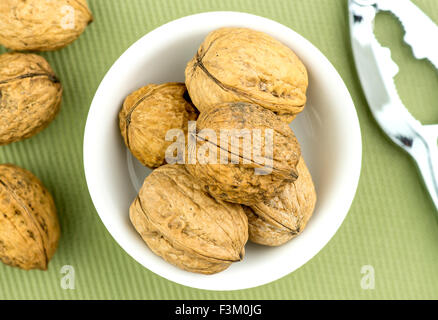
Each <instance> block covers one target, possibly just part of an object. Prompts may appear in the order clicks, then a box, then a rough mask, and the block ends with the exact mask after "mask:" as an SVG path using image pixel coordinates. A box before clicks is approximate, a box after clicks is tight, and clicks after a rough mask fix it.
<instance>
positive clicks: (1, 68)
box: [0, 53, 62, 145]
mask: <svg viewBox="0 0 438 320" xmlns="http://www.w3.org/2000/svg"><path fill="white" fill-rule="evenodd" d="M61 99H62V85H61V83H60V82H59V79H58V78H57V77H56V75H55V73H54V72H53V70H52V68H51V67H50V65H49V63H48V62H47V61H46V60H45V59H44V58H43V57H41V56H38V55H35V54H25V53H5V54H2V55H0V111H1V117H0V145H5V144H9V143H11V142H15V141H20V140H23V139H25V138H29V137H32V136H33V135H35V134H37V133H38V132H40V131H41V130H43V129H44V128H45V127H47V126H48V125H49V123H50V122H51V121H52V120H53V119H54V118H55V116H56V115H57V114H58V112H59V109H60V107H61Z"/></svg>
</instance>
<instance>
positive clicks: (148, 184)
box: [129, 164, 248, 274]
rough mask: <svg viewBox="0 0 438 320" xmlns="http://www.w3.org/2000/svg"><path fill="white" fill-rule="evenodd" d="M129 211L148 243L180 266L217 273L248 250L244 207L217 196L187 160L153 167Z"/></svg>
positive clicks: (155, 251) (159, 253)
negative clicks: (184, 163) (191, 170)
mask: <svg viewBox="0 0 438 320" xmlns="http://www.w3.org/2000/svg"><path fill="white" fill-rule="evenodd" d="M129 214H130V218H131V221H132V224H133V225H134V227H135V228H136V230H137V231H138V232H139V233H140V235H141V236H142V238H143V240H144V241H145V242H146V244H147V245H148V246H149V248H150V249H151V250H152V251H153V252H154V253H155V254H157V255H159V256H161V257H162V258H163V259H164V260H166V261H168V262H170V263H172V264H173V265H175V266H177V267H179V268H181V269H184V270H187V271H191V272H197V273H203V274H212V273H217V272H220V271H222V270H224V269H226V268H228V267H229V266H230V264H231V263H232V262H235V261H240V260H241V259H242V258H243V256H244V253H245V249H244V246H245V243H246V242H247V240H248V221H247V218H246V215H245V213H244V212H243V209H242V207H241V206H239V205H236V204H231V203H226V202H222V201H218V200H216V199H214V198H212V197H211V196H210V195H209V194H208V193H206V192H205V191H204V190H203V189H202V187H201V186H200V185H199V184H197V183H196V181H195V180H194V179H193V178H192V177H191V176H190V174H189V173H188V172H187V171H186V170H185V169H184V166H181V165H170V164H167V165H164V166H162V167H160V168H158V169H155V170H154V171H152V173H151V174H150V175H149V176H148V177H147V178H146V179H145V181H144V184H143V186H142V188H141V189H140V192H139V194H138V196H137V198H136V199H135V200H134V202H133V203H132V205H131V207H130V210H129Z"/></svg>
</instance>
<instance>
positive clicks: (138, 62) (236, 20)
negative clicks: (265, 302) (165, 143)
mask: <svg viewBox="0 0 438 320" xmlns="http://www.w3.org/2000/svg"><path fill="white" fill-rule="evenodd" d="M226 26H233V27H247V28H252V29H255V30H259V31H263V32H266V33H267V34H269V35H271V36H273V37H274V38H276V39H278V40H280V41H281V42H283V43H284V44H286V45H287V46H289V47H290V48H291V49H292V50H294V52H295V53H296V54H297V55H298V57H299V58H300V59H301V60H302V61H303V63H304V64H305V65H306V67H307V70H308V74H309V88H308V94H307V97H308V102H307V106H306V108H305V109H304V111H303V112H302V113H300V114H299V115H298V117H297V118H296V119H295V120H294V121H293V122H292V124H291V127H292V128H293V130H294V132H295V134H296V136H297V138H298V140H299V141H300V144H301V148H302V152H303V157H304V159H305V161H306V163H307V165H308V167H309V170H310V172H311V174H312V177H313V180H314V183H315V188H316V193H317V197H318V201H317V203H316V208H315V212H314V214H313V217H312V218H311V219H310V221H309V224H308V226H307V228H306V229H305V230H304V231H303V233H302V234H301V235H300V236H298V237H297V238H295V239H293V240H291V241H290V242H288V243H286V244H285V245H283V246H280V247H274V248H272V247H264V246H260V245H255V244H251V243H248V244H247V246H246V256H245V259H244V260H243V261H241V262H239V263H235V264H233V265H232V266H231V267H230V268H228V269H227V270H225V271H223V272H221V273H218V274H214V275H200V274H194V273H190V272H186V271H183V270H180V269H178V268H176V267H174V266H172V265H170V264H169V263H167V262H165V261H164V260H163V259H162V258H160V257H158V256H156V255H155V254H154V253H152V251H151V250H150V249H149V248H148V247H147V246H146V244H145V243H144V242H143V240H142V239H141V237H140V235H139V234H138V233H137V232H136V231H135V229H134V227H133V226H132V224H131V222H130V221H129V215H128V209H129V206H130V204H131V202H132V201H133V199H134V198H135V196H136V194H137V191H138V190H139V189H140V187H141V185H142V182H143V180H144V178H145V177H146V176H147V175H148V174H149V173H150V170H148V169H146V168H144V167H143V166H142V165H140V163H139V162H138V161H137V160H136V159H135V158H133V157H132V156H131V154H130V153H129V151H128V150H127V149H126V147H125V145H124V143H123V141H122V138H121V136H120V132H119V128H118V126H117V117H118V112H119V110H120V107H121V105H122V103H123V100H124V98H125V97H126V96H127V95H128V94H129V93H131V92H132V91H134V90H136V89H138V88H140V87H142V86H144V85H146V84H148V83H163V82H174V81H181V82H183V81H184V69H185V67H186V64H187V62H188V61H189V60H190V59H191V58H192V57H193V55H194V54H195V52H196V50H197V49H198V47H199V45H200V44H201V43H202V41H203V39H204V37H205V36H206V35H207V34H208V33H209V32H210V31H212V30H214V29H217V28H220V27H226ZM361 156H362V144H361V136H360V128H359V121H358V118H357V115H356V110H355V107H354V105H353V101H352V99H351V97H350V94H349V92H348V90H347V88H346V86H345V84H344V82H343V81H342V79H341V77H340V76H339V74H338V73H337V72H336V70H335V68H334V67H333V66H332V65H331V64H330V62H329V61H328V60H327V58H326V57H325V56H324V55H323V54H322V53H321V52H320V51H319V50H318V49H316V48H315V47H314V46H313V45H312V44H311V43H310V42H309V41H307V40H306V39H304V38H303V37H302V36H300V35H299V34H297V33H296V32H294V31H292V30H291V29H289V28H287V27H285V26H284V25H281V24H279V23H277V22H274V21H272V20H269V19H266V18H262V17H258V16H255V15H251V14H246V13H238V12H208V13H201V14H196V15H192V16H188V17H184V18H181V19H178V20H175V21H172V22H169V23H167V24H165V25H163V26H161V27H159V28H157V29H155V30H153V31H151V32H149V33H148V34H147V35H145V36H144V37H143V38H141V39H140V40H138V41H137V42H136V43H134V44H133V45H132V46H131V47H130V48H129V49H128V50H127V51H126V52H125V53H124V54H123V55H122V56H121V57H120V58H119V59H118V60H117V61H116V62H115V63H114V65H113V66H112V67H111V69H110V70H109V71H108V73H107V74H106V76H105V78H104V79H103V81H102V83H101V84H100V86H99V88H98V90H97V92H96V95H95V97H94V100H93V102H92V105H91V108H90V111H89V114H88V119H87V124H86V128H85V137H84V167H85V175H86V179H87V184H88V189H89V192H90V195H91V198H92V200H93V203H94V205H95V207H96V210H97V212H98V214H99V216H100V218H101V220H102V222H103V223H104V225H105V227H106V228H107V229H108V231H109V232H110V233H111V235H112V236H113V237H114V239H115V240H116V241H117V242H118V243H119V245H120V246H121V247H122V248H123V249H124V250H125V251H126V252H127V253H128V254H129V255H131V256H132V257H133V258H134V259H135V260H136V261H138V262H139V263H140V264H142V265H143V266H144V267H146V268H148V269H149V270H151V271H152V272H154V273H156V274H158V275H160V276H162V277H164V278H166V279H169V280H171V281H174V282H177V283H179V284H183V285H186V286H190V287H195V288H200V289H208V290H237V289H245V288H251V287H255V286H260V285H263V284H266V283H269V282H272V281H274V280H277V279H279V278H281V277H284V276H286V275H287V274H289V273H291V272H293V271H294V270H296V269H297V268H299V267H301V266H302V265H304V264H305V263H306V262H307V261H309V260H310V259H311V258H312V257H313V256H315V255H316V254H317V253H318V252H319V251H320V250H321V249H322V248H323V247H324V246H325V245H326V244H327V242H328V241H329V240H330V239H331V238H332V237H333V235H334V234H335V233H336V231H337V230H338V228H339V227H340V225H341V224H342V221H343V220H344V218H345V216H346V215H347V213H348V210H349V208H350V205H351V203H352V201H353V198H354V194H355V192H356V188H357V184H358V180H359V175H360V168H361Z"/></svg>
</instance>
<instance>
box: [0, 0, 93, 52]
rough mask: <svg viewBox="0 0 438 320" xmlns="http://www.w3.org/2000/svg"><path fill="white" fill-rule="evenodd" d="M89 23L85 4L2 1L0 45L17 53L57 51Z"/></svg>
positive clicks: (61, 0)
mask: <svg viewBox="0 0 438 320" xmlns="http://www.w3.org/2000/svg"><path fill="white" fill-rule="evenodd" d="M92 20H93V17H92V15H91V12H90V9H89V8H88V5H87V1H86V0H56V1H47V0H26V1H23V0H1V1H0V30H1V33H0V44H2V45H4V46H5V47H7V48H9V49H12V50H18V51H24V50H25V51H29V50H32V51H50V50H57V49H60V48H63V47H65V46H67V45H68V44H70V43H72V42H73V41H74V40H76V39H77V38H78V37H79V36H80V35H81V33H82V32H83V31H84V29H85V27H86V26H87V25H88V24H89V23H90V22H91V21H92Z"/></svg>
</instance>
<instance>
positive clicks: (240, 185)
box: [186, 102, 301, 205]
mask: <svg viewBox="0 0 438 320" xmlns="http://www.w3.org/2000/svg"><path fill="white" fill-rule="evenodd" d="M203 129H211V130H213V131H214V132H215V133H216V137H217V142H214V141H212V140H210V138H211V137H201V135H202V130H203ZM267 129H269V130H271V133H272V137H273V138H272V143H273V144H272V164H269V162H267V160H268V158H269V155H268V154H265V153H264V151H265V150H266V143H265V142H266V139H265V138H266V133H267ZM225 130H248V132H250V133H251V134H252V138H251V144H250V146H249V150H250V152H252V155H249V157H248V156H246V155H245V152H246V151H245V148H243V142H244V138H240V139H239V140H238V143H239V145H238V146H237V147H238V150H237V152H236V151H234V152H233V147H236V146H235V143H234V146H233V143H232V139H229V138H228V137H227V138H226V139H227V140H226V141H224V142H222V140H221V132H222V133H223V132H225ZM256 131H258V132H260V136H259V138H256V136H255V133H256ZM196 136H197V142H196V150H194V149H193V148H189V157H190V158H191V159H195V156H194V154H197V155H198V157H197V158H196V160H197V161H196V163H195V164H190V162H189V164H187V165H186V167H187V170H188V171H189V172H190V173H191V174H192V175H193V176H194V177H195V178H196V179H198V180H200V181H201V183H203V184H204V185H205V188H206V189H207V190H208V192H209V193H210V194H211V195H212V196H214V197H215V198H216V199H219V200H223V201H229V202H233V203H240V204H246V205H251V204H255V203H258V202H261V201H265V200H268V199H271V198H273V197H274V196H275V195H277V194H279V193H281V191H282V188H283V187H284V186H285V185H286V184H287V183H289V182H292V181H294V180H295V179H296V178H297V171H296V165H297V163H298V160H299V158H300V155H301V151H300V146H299V144H298V141H297V140H296V138H295V135H294V133H293V131H292V129H291V128H290V127H289V126H288V125H287V124H286V123H284V122H282V121H281V120H280V119H279V118H278V117H277V116H276V115H275V114H274V113H273V112H271V111H269V110H267V109H265V108H263V107H260V106H258V105H254V104H249V103H244V102H239V103H224V104H219V105H217V106H215V107H213V108H210V109H208V110H207V111H205V112H201V114H200V116H199V119H198V121H197V134H196ZM231 136H232V134H231ZM260 138H261V139H260ZM224 139H225V138H224ZM256 141H258V142H259V143H260V146H261V148H260V150H261V151H262V153H261V157H260V158H257V157H254V154H255V149H256V145H257V144H256V143H255V142H256ZM204 146H209V147H211V148H212V149H213V150H214V152H215V153H216V155H215V157H214V158H215V159H217V161H216V163H211V162H210V163H201V162H200V161H199V152H200V151H199V150H201V148H204ZM224 146H225V147H224ZM226 146H228V147H226ZM251 149H252V151H251ZM209 152H210V151H209ZM212 154H213V153H212ZM223 154H225V156H224V157H223ZM236 155H237V156H238V160H239V162H238V163H233V162H232V158H233V157H235V156H236ZM247 155H248V154H247ZM223 159H225V160H227V161H228V163H223V162H221V161H222V160H223ZM189 161H190V160H189ZM236 162H237V161H236ZM266 164H268V165H267V166H266ZM256 169H258V170H260V171H259V172H256Z"/></svg>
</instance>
